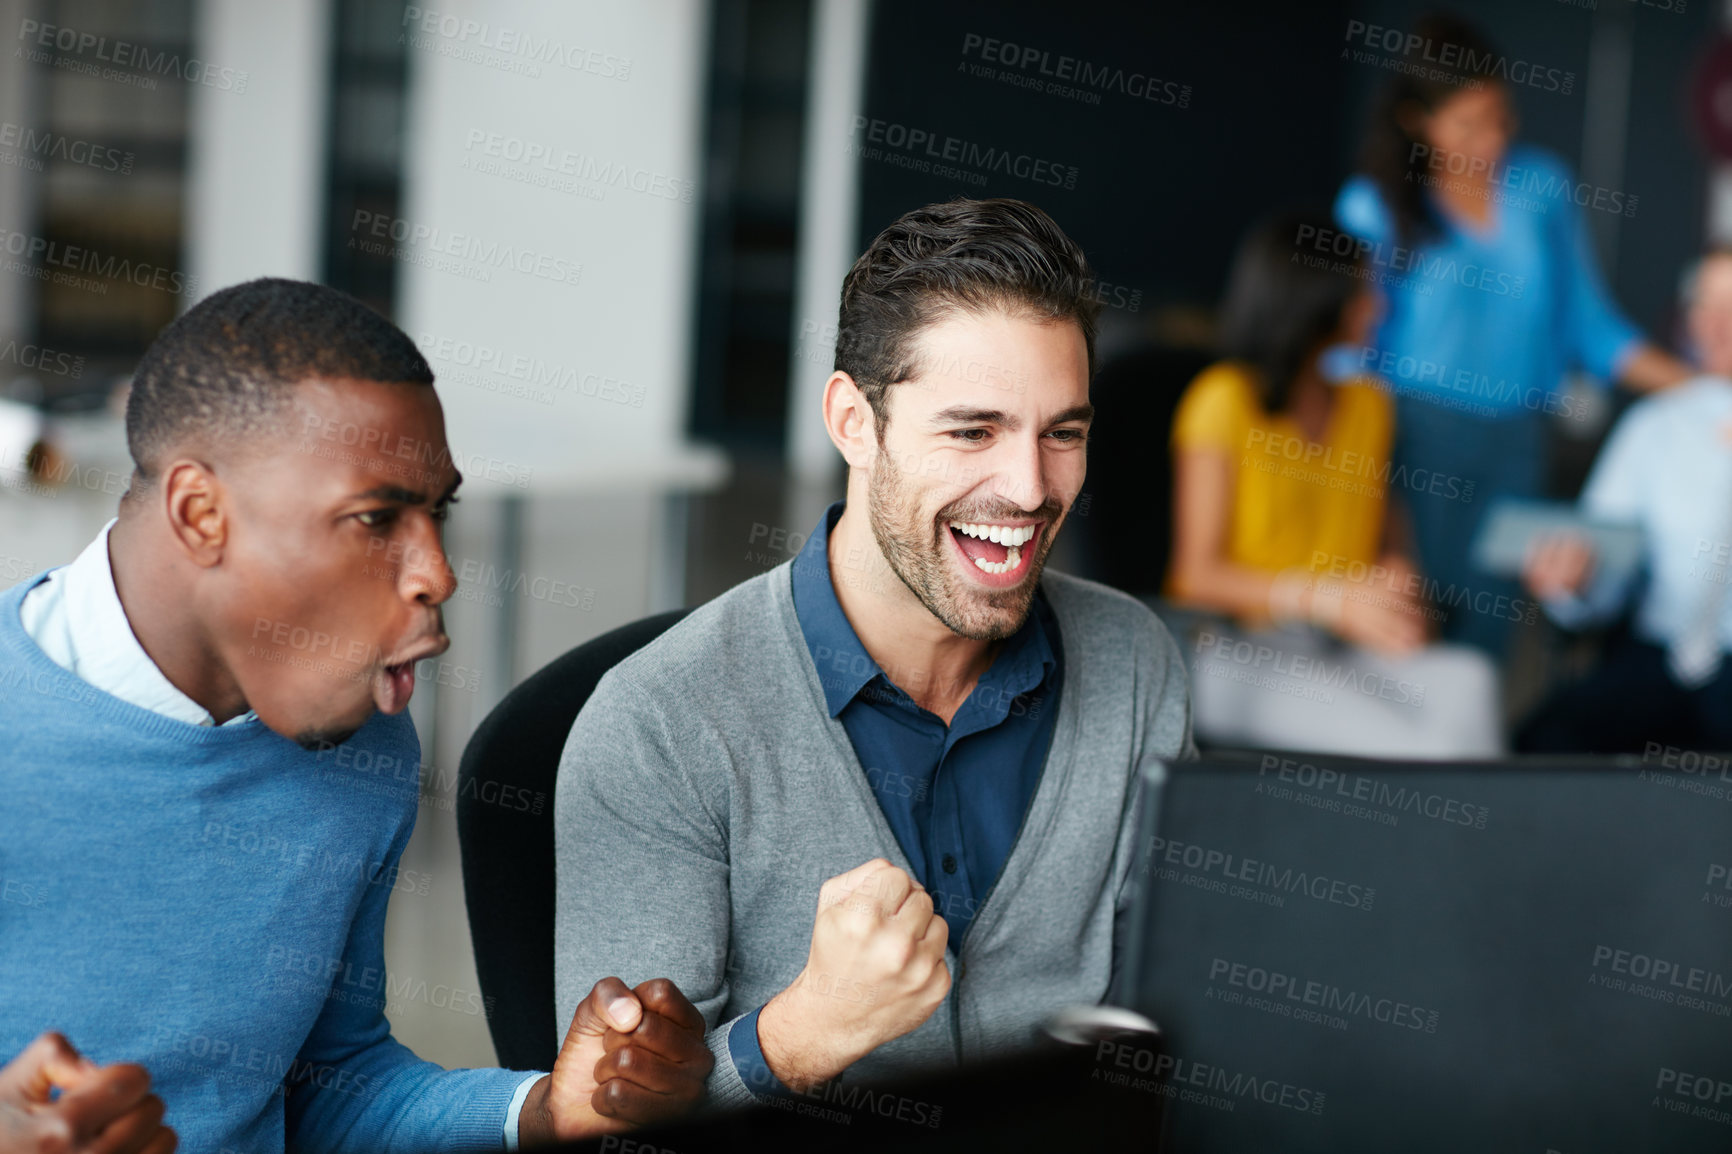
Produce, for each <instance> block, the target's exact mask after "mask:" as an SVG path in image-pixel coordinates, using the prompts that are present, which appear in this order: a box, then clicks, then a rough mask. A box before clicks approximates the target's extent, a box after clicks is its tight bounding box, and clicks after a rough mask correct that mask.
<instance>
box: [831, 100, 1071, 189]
mask: <svg viewBox="0 0 1732 1154" xmlns="http://www.w3.org/2000/svg"><path fill="white" fill-rule="evenodd" d="M852 134H853V135H854V136H855V137H861V136H864V138H865V141H866V143H865V144H864V145H859V146H857V147H859V149H860V152H859V155H860V157H861V158H862V159H864V160H887V159H888V157H887V156H886V155H885V153H884V149H890V150H891V152H890V154H889V155H890V156H901V157H904V158H906V159H908V160H912V161H913V162H914V163H913V164H911V165H910V164H903V165H901V167H913V168H916V169H918V170H919V171H922V172H926V171H930V172H933V173H935V174H937V175H940V176H946V175H952V174H955V175H963V174H964V173H965V172H967V173H972V174H974V175H976V176H978V175H979V174H980V173H986V172H996V173H999V174H1001V175H1003V176H1016V177H1021V178H1022V179H1023V180H1032V181H1034V182H1035V183H1036V184H1050V185H1053V186H1055V187H1058V188H1064V189H1074V188H1075V187H1076V178H1077V168H1076V166H1075V165H1067V164H1060V163H1058V162H1056V161H1052V160H1048V159H1046V158H1045V157H1037V156H1030V155H1029V154H1028V153H1026V152H1011V151H1010V150H1009V149H1006V148H997V147H994V146H992V145H982V144H977V143H975V142H974V141H972V140H962V139H960V138H958V137H955V136H947V135H944V134H942V133H939V132H935V131H933V130H931V129H927V128H912V127H910V126H908V125H906V124H898V123H896V122H895V121H890V120H879V119H877V118H876V117H865V116H856V117H855V118H854V125H853V130H852ZM868 146H871V147H868ZM878 146H882V147H878ZM934 166H936V167H934ZM950 166H955V167H950Z"/></svg>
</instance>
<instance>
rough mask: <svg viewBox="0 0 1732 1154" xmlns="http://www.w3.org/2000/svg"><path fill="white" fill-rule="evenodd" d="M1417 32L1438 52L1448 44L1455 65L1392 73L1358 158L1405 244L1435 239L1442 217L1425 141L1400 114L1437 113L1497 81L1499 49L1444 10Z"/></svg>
mask: <svg viewBox="0 0 1732 1154" xmlns="http://www.w3.org/2000/svg"><path fill="white" fill-rule="evenodd" d="M1415 32H1416V34H1417V35H1418V36H1420V37H1421V38H1423V40H1424V42H1425V43H1426V44H1427V45H1428V46H1437V50H1439V51H1441V48H1442V47H1443V46H1447V47H1448V48H1449V49H1450V59H1451V60H1452V61H1453V63H1452V64H1451V65H1449V66H1445V65H1442V64H1440V63H1433V64H1428V66H1427V67H1425V68H1423V69H1416V70H1414V71H1411V72H1398V73H1396V74H1395V75H1394V76H1392V77H1390V79H1389V80H1388V81H1387V82H1386V83H1385V85H1384V87H1383V90H1382V91H1381V92H1380V93H1379V94H1378V97H1377V101H1376V104H1375V105H1374V107H1373V109H1372V114H1371V120H1370V125H1369V127H1368V128H1367V130H1366V133H1365V139H1364V142H1363V144H1362V145H1361V147H1360V157H1359V162H1360V165H1361V166H1362V168H1363V169H1364V171H1365V173H1366V175H1367V176H1369V177H1371V179H1372V181H1373V183H1375V184H1376V185H1377V191H1378V193H1380V194H1381V195H1382V197H1383V203H1384V204H1385V205H1386V206H1387V207H1388V209H1389V214H1390V217H1391V218H1392V220H1393V222H1394V225H1395V239H1396V240H1397V241H1398V242H1399V243H1401V244H1404V245H1414V244H1420V243H1423V242H1424V241H1426V240H1429V239H1431V238H1432V237H1435V236H1436V235H1437V234H1438V233H1439V232H1441V231H1442V221H1441V220H1439V218H1438V216H1437V212H1436V210H1435V209H1433V208H1432V206H1431V199H1430V197H1428V196H1427V195H1426V183H1427V182H1426V181H1425V180H1424V179H1423V178H1424V177H1425V176H1426V174H1427V169H1426V153H1425V150H1424V149H1423V148H1416V147H1415V146H1416V145H1419V144H1422V143H1423V142H1422V141H1419V140H1416V139H1415V138H1414V137H1413V135H1412V134H1411V133H1409V132H1408V130H1407V128H1406V126H1405V125H1403V124H1402V119H1403V117H1404V116H1405V115H1406V114H1407V113H1408V111H1409V110H1418V111H1420V112H1423V113H1427V114H1429V113H1432V112H1435V111H1437V109H1438V108H1439V107H1441V106H1442V105H1443V104H1444V103H1445V102H1447V101H1448V100H1450V99H1451V98H1452V97H1455V96H1457V95H1459V94H1461V93H1462V92H1467V91H1472V90H1474V89H1478V88H1486V87H1490V86H1492V85H1496V84H1499V83H1500V81H1499V80H1498V79H1496V77H1494V76H1493V75H1491V73H1492V71H1493V69H1494V64H1495V62H1496V60H1497V56H1498V53H1497V49H1496V48H1494V47H1493V46H1492V44H1491V42H1490V41H1489V40H1487V39H1486V37H1485V36H1484V35H1483V34H1482V33H1481V32H1480V31H1479V29H1478V28H1475V27H1474V26H1473V25H1472V24H1469V23H1468V22H1467V21H1465V20H1462V19H1460V18H1459V17H1456V16H1452V15H1449V14H1447V13H1434V14H1432V15H1430V16H1427V17H1425V18H1424V19H1422V20H1421V21H1420V22H1419V25H1418V27H1417V28H1416V29H1415Z"/></svg>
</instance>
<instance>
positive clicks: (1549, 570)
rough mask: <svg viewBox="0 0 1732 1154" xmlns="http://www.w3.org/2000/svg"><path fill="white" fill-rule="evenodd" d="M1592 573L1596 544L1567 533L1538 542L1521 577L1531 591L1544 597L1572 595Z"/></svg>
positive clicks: (1580, 589)
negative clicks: (1593, 544)
mask: <svg viewBox="0 0 1732 1154" xmlns="http://www.w3.org/2000/svg"><path fill="white" fill-rule="evenodd" d="M1593 575H1594V547H1593V546H1592V545H1590V544H1589V543H1588V542H1587V541H1586V540H1584V539H1583V538H1581V537H1577V536H1574V535H1572V534H1568V533H1564V534H1559V535H1557V536H1553V537H1546V538H1544V539H1543V540H1540V541H1538V542H1536V543H1535V544H1534V547H1533V548H1532V549H1530V550H1529V551H1528V556H1527V563H1526V564H1525V565H1523V566H1522V580H1523V581H1525V582H1526V583H1527V587H1528V591H1529V592H1531V593H1532V594H1533V595H1534V596H1535V597H1538V598H1540V599H1541V600H1547V599H1550V598H1555V597H1573V596H1575V595H1576V594H1578V593H1580V592H1581V591H1582V589H1583V587H1584V586H1586V585H1587V583H1588V578H1590V577H1592V576H1593Z"/></svg>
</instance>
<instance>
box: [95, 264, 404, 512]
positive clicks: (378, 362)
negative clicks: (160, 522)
mask: <svg viewBox="0 0 1732 1154" xmlns="http://www.w3.org/2000/svg"><path fill="white" fill-rule="evenodd" d="M314 378H319V379H323V380H342V379H355V380H363V381H383V382H393V383H395V382H403V383H409V384H419V385H431V384H432V383H433V370H432V369H431V368H429V367H428V365H427V360H426V358H425V357H423V356H422V355H421V353H420V350H418V349H417V348H416V347H415V342H413V341H411V340H410V339H409V338H408V337H407V336H406V335H404V333H403V331H402V330H401V329H399V328H398V327H397V326H396V325H394V324H392V323H391V322H390V321H388V320H386V319H385V318H384V317H382V316H380V315H379V314H378V313H376V312H374V311H373V310H372V309H370V308H368V307H367V306H366V305H364V304H362V303H361V302H360V301H358V300H356V299H355V298H354V297H352V296H350V295H349V294H348V293H345V292H340V291H338V290H337V289H334V288H329V287H327V286H325V285H319V284H309V283H308V282H306V281H296V280H284V279H282V278H278V277H264V278H261V279H259V280H252V281H247V282H246V283H245V284H238V285H234V286H232V287H230V288H226V289H223V290H222V291H220V292H216V293H212V294H211V295H210V296H208V297H206V298H205V299H204V300H202V301H200V302H199V303H198V304H196V305H194V306H193V307H192V308H191V309H188V310H187V312H186V313H185V314H183V315H182V316H181V317H180V318H179V319H178V320H176V321H175V322H174V323H173V324H170V325H169V326H168V327H167V328H165V329H163V330H162V332H161V333H159V334H157V338H156V340H154V341H152V342H151V344H150V347H149V348H148V349H146V350H145V352H144V357H143V359H142V360H140V361H139V363H138V370H137V372H135V373H134V374H133V378H132V391H131V393H130V395H129V396H128V397H127V401H126V446H127V449H128V450H130V451H131V453H132V461H133V465H134V466H135V467H136V469H137V475H138V477H139V479H140V480H142V481H143V482H145V483H147V484H148V483H149V482H151V481H153V480H155V477H156V470H157V469H158V468H159V467H160V465H161V464H162V457H163V454H165V453H167V452H169V451H170V450H172V449H174V448H176V447H178V446H180V445H182V444H185V443H187V442H188V441H192V440H196V439H200V438H214V437H219V436H220V437H222V438H224V439H228V438H233V437H245V436H250V435H254V434H256V433H259V432H262V431H265V430H266V429H269V428H271V427H272V426H273V425H274V424H275V421H276V419H277V417H278V416H279V414H280V413H281V412H282V410H283V408H284V407H285V406H286V405H287V403H288V399H289V389H290V386H293V385H297V384H299V383H301V382H302V381H306V380H311V379H314Z"/></svg>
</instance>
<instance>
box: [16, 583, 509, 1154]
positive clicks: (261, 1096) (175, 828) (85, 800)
mask: <svg viewBox="0 0 1732 1154" xmlns="http://www.w3.org/2000/svg"><path fill="white" fill-rule="evenodd" d="M39 580H41V578H40V577H38V578H36V579H35V580H32V581H26V582H24V583H23V584H21V585H18V586H15V587H13V588H12V589H10V590H7V591H6V592H4V593H0V784H3V785H4V797H5V801H4V802H3V803H0V1061H6V1060H10V1059H11V1058H12V1057H13V1056H15V1055H16V1054H17V1053H18V1052H19V1051H20V1050H21V1049H23V1048H24V1046H25V1045H26V1044H27V1043H28V1042H29V1041H30V1039H32V1038H33V1037H35V1036H36V1035H37V1034H38V1033H40V1032H42V1031H43V1030H48V1029H55V1030H59V1031H61V1032H62V1033H64V1034H65V1035H66V1036H67V1037H68V1039H70V1040H71V1042H72V1044H73V1045H74V1046H77V1047H78V1048H79V1049H80V1050H82V1051H83V1052H84V1053H85V1054H86V1055H88V1056H89V1057H90V1058H92V1059H93V1060H95V1061H97V1062H102V1063H107V1062H120V1061H126V1062H139V1063H142V1064H143V1065H144V1066H145V1067H146V1068H147V1069H148V1070H149V1071H150V1073H151V1077H152V1079H153V1083H154V1087H155V1090H156V1092H157V1093H158V1094H160V1095H161V1096H162V1099H163V1101H164V1102H165V1103H166V1104H167V1106H168V1116H167V1119H166V1121H167V1122H168V1124H169V1125H171V1126H173V1127H174V1128H175V1129H176V1130H177V1131H178V1132H179V1134H180V1140H181V1145H180V1148H181V1149H182V1150H183V1151H188V1152H191V1154H204V1152H209V1154H220V1152H223V1151H230V1150H232V1151H246V1152H248V1154H256V1152H261V1151H281V1150H283V1149H284V1147H285V1142H288V1143H292V1144H294V1145H295V1146H296V1147H297V1148H299V1149H302V1150H308V1151H339V1150H356V1151H362V1150H365V1151H420V1150H430V1149H435V1148H437V1149H445V1150H457V1149H474V1150H498V1149H501V1148H502V1146H503V1137H502V1136H503V1128H504V1122H505V1112H506V1107H507V1105H508V1104H509V1102H510V1099H511V1095H512V1092H513V1091H514V1090H515V1089H516V1087H517V1084H518V1083H519V1082H521V1081H522V1079H523V1077H524V1075H522V1074H519V1073H511V1072H509V1071H504V1070H453V1071H445V1070H442V1069H440V1068H439V1067H438V1066H436V1065H434V1064H433V1063H431V1062H423V1061H420V1060H419V1059H417V1058H416V1057H415V1056H414V1055H413V1054H412V1053H410V1052H409V1050H408V1049H407V1048H405V1047H404V1046H402V1045H401V1044H399V1043H398V1042H396V1041H395V1040H393V1039H392V1037H391V1032H390V1027H389V1025H388V1024H387V1022H386V1020H385V1014H384V1007H385V1004H386V1001H387V1000H388V999H393V1000H394V999H415V998H431V997H432V995H426V994H423V993H422V992H421V991H419V990H418V989H416V988H414V983H415V979H413V978H411V979H410V980H408V981H401V982H400V981H398V980H396V979H394V978H393V979H387V978H386V976H385V969H384V926H385V907H386V904H387V902H388V900H389V899H390V896H391V893H392V891H393V890H394V889H395V890H403V891H404V892H406V893H407V892H411V891H415V892H425V889H426V887H427V885H428V884H429V879H428V878H427V876H426V875H424V874H422V875H417V874H416V873H414V872H413V871H404V870H400V869H399V866H398V860H399V858H400V857H401V855H402V853H403V847H404V845H405V844H407V842H408V840H409V833H410V831H411V830H412V829H413V828H414V824H415V810H416V804H417V800H418V794H419V780H420V776H419V769H420V746H419V743H418V742H417V741H416V738H415V729H414V726H413V725H412V724H411V722H410V721H409V719H408V716H407V715H406V714H400V715H398V716H396V717H386V716H383V715H377V716H375V717H374V718H373V719H372V720H371V721H369V722H368V723H367V725H366V726H365V727H364V728H363V729H362V730H361V731H360V732H359V733H357V734H356V735H355V736H354V737H353V738H352V739H350V740H349V741H348V742H346V743H345V744H344V745H342V746H339V747H338V748H336V749H335V750H330V751H327V752H324V753H309V752H307V751H305V750H302V749H301V748H300V747H299V746H297V745H296V744H294V743H293V742H291V741H289V740H287V739H286V738H283V737H279V736H278V735H277V734H275V733H273V732H271V731H270V730H269V729H267V728H266V727H265V726H264V725H263V724H262V723H260V722H257V721H254V722H251V723H249V724H244V725H235V726H227V727H215V728H212V727H201V726H196V725H188V724H186V723H184V722H180V721H175V720H173V719H171V718H167V717H163V716H160V715H158V714H155V713H152V712H150V711H148V710H144V709H140V708H138V707H136V706H133V705H129V704H127V703H126V702H123V701H121V700H119V699H118V698H115V697H112V696H110V695H108V694H106V693H103V692H101V691H100V690H97V689H95V688H93V687H92V686H90V685H88V684H87V683H85V682H84V681H82V680H80V679H79V678H77V677H76V676H74V675H73V674H71V673H69V672H67V671H66V670H64V669H62V668H61V667H60V666H58V665H56V664H55V663H54V662H53V661H52V660H50V659H49V658H48V656H47V655H46V654H44V653H43V652H42V650H41V649H40V648H38V647H37V646H36V644H35V642H33V641H32V640H31V639H30V637H29V635H28V634H26V633H25V632H24V629H23V626H22V625H21V624H20V622H19V612H18V610H19V605H20V604H21V602H22V601H23V595H24V592H25V591H26V589H28V588H29V587H30V586H32V585H34V584H35V583H36V581H39ZM441 880H443V879H441Z"/></svg>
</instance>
